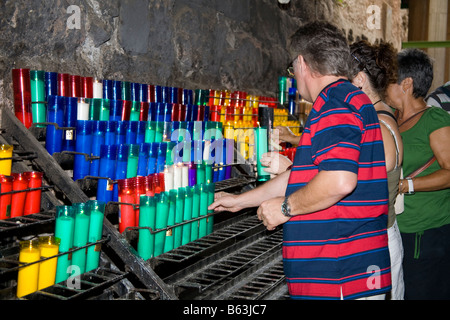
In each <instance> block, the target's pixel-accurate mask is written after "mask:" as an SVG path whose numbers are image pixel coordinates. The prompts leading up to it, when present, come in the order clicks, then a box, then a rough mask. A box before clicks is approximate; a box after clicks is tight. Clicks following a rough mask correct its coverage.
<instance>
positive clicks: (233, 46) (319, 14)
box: [0, 0, 404, 108]
mask: <svg viewBox="0 0 450 320" xmlns="http://www.w3.org/2000/svg"><path fill="white" fill-rule="evenodd" d="M370 4H376V5H377V6H378V7H380V8H381V10H382V14H381V17H382V19H384V20H383V21H384V22H382V24H381V26H382V27H381V28H379V29H368V27H367V19H368V18H369V17H370V14H368V13H366V10H367V8H368V6H369V5H370ZM73 8H75V9H77V8H79V11H78V12H77V10H75V11H74V10H73ZM389 8H391V10H389ZM399 8H400V0H390V1H382V0H364V1H357V0H313V1H311V0H291V3H290V4H289V6H288V7H283V8H281V7H280V6H279V5H278V2H277V1H276V0H107V1H100V0H42V1H29V0H28V1H26V0H3V1H1V2H0V105H1V106H4V107H5V106H6V107H10V108H12V84H11V69H12V68H25V67H26V68H30V69H36V70H45V71H54V72H60V73H70V74H77V75H82V76H94V77H98V78H101V79H115V80H127V81H131V82H139V83H148V84H158V85H164V86H174V87H181V88H188V89H197V88H199V89H207V88H212V89H229V90H242V91H247V92H249V93H251V94H256V95H265V96H275V92H276V89H277V79H278V76H279V75H285V69H286V67H287V64H288V62H289V57H288V54H287V52H286V50H285V48H286V41H287V39H288V38H289V36H290V34H291V33H292V32H293V31H295V29H296V28H297V26H298V25H300V24H302V23H304V22H306V21H309V20H313V19H327V20H330V21H333V22H335V23H336V24H338V25H339V26H341V27H342V29H343V30H344V31H345V32H346V34H347V37H348V38H349V40H351V41H353V40H355V39H358V38H367V39H369V40H371V41H373V40H375V39H381V38H383V37H388V39H389V40H391V41H392V42H394V43H395V44H396V45H398V44H399V43H400V42H401V40H400V39H401V36H402V35H401V33H402V30H403V29H404V28H403V27H402V25H401V23H402V19H401V18H400V15H401V14H400V9H399ZM386 17H387V19H388V20H386ZM386 26H388V27H389V28H390V29H389V32H387V33H386V32H384V31H383V28H385V27H386Z"/></svg>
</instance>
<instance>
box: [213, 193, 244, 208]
mask: <svg viewBox="0 0 450 320" xmlns="http://www.w3.org/2000/svg"><path fill="white" fill-rule="evenodd" d="M238 197H239V196H238V195H235V194H231V193H227V192H218V193H216V194H215V195H214V202H213V203H212V204H210V205H209V207H208V210H214V211H216V212H218V211H230V212H238V211H240V210H242V209H244V207H243V206H241V203H242V202H241V201H239V200H238Z"/></svg>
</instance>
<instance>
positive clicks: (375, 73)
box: [350, 40, 398, 99]
mask: <svg viewBox="0 0 450 320" xmlns="http://www.w3.org/2000/svg"><path fill="white" fill-rule="evenodd" d="M350 52H351V56H350V61H351V62H350V73H351V79H350V80H353V78H354V77H356V75H357V74H358V73H359V72H360V71H364V72H365V73H366V75H367V77H368V79H369V81H370V84H371V86H372V88H373V89H374V90H375V91H376V92H377V93H378V94H379V95H380V97H381V98H382V99H384V98H385V96H386V90H387V87H388V86H389V85H390V84H393V83H397V68H398V67H397V66H398V65H397V50H396V49H395V48H394V47H393V46H392V44H390V43H387V42H381V43H379V44H370V43H369V42H368V41H366V40H361V41H358V42H355V43H353V44H351V45H350Z"/></svg>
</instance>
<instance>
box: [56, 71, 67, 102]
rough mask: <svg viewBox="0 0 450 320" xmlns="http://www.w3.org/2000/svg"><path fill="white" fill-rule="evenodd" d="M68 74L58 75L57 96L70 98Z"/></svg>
mask: <svg viewBox="0 0 450 320" xmlns="http://www.w3.org/2000/svg"><path fill="white" fill-rule="evenodd" d="M69 76H70V75H69V74H68V73H58V96H63V97H70V79H69Z"/></svg>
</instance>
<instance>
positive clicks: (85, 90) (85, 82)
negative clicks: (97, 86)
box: [81, 77, 94, 99]
mask: <svg viewBox="0 0 450 320" xmlns="http://www.w3.org/2000/svg"><path fill="white" fill-rule="evenodd" d="M81 96H82V97H83V98H88V99H92V98H93V97H94V78H93V77H82V78H81Z"/></svg>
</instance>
